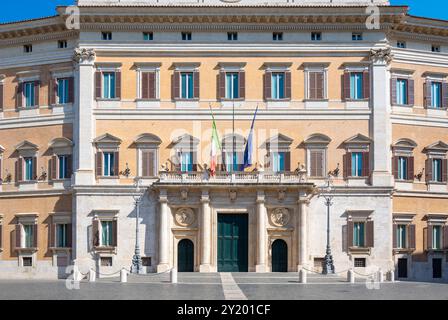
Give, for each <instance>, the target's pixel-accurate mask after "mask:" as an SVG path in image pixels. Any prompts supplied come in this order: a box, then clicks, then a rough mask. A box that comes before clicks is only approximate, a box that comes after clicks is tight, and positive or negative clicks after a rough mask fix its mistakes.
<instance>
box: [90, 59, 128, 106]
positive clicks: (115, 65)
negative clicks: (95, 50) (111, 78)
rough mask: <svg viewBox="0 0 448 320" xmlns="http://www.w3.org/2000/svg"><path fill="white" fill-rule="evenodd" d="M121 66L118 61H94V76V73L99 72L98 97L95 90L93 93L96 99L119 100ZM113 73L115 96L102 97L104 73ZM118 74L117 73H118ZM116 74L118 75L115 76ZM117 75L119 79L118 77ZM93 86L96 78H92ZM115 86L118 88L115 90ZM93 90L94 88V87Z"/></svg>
mask: <svg viewBox="0 0 448 320" xmlns="http://www.w3.org/2000/svg"><path fill="white" fill-rule="evenodd" d="M121 68H122V64H121V63H119V62H100V63H95V69H96V70H95V78H96V74H97V73H100V74H101V96H100V97H98V96H97V94H96V92H95V93H94V96H95V100H96V101H120V100H121V91H122V79H121V78H122V77H121ZM109 72H110V73H115V98H105V97H104V76H103V74H104V73H109ZM118 74H119V75H118ZM117 75H118V76H117ZM118 77H119V78H120V79H118ZM94 82H95V86H96V85H97V83H96V82H97V79H94ZM117 86H118V87H119V89H120V90H117ZM94 90H96V88H95V87H94Z"/></svg>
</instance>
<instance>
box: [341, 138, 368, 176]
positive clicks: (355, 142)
mask: <svg viewBox="0 0 448 320" xmlns="http://www.w3.org/2000/svg"><path fill="white" fill-rule="evenodd" d="M371 144H372V139H370V138H369V137H366V136H364V135H362V134H356V135H354V136H352V137H351V138H349V139H347V140H345V141H344V142H343V145H344V149H345V154H344V156H347V155H348V154H351V153H353V152H361V153H363V154H364V153H366V154H368V155H369V170H368V171H369V174H368V175H366V176H365V175H361V176H352V168H351V166H350V167H349V168H347V169H346V162H345V161H343V170H344V171H345V170H348V171H347V173H348V174H347V175H344V178H345V179H366V178H368V177H369V176H370V174H371V171H372V168H371V165H370V162H371V155H370V153H371ZM350 163H351V158H350ZM363 165H364V160H363ZM364 170H365V168H364V167H363V169H362V171H364Z"/></svg>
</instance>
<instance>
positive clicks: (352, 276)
mask: <svg viewBox="0 0 448 320" xmlns="http://www.w3.org/2000/svg"><path fill="white" fill-rule="evenodd" d="M347 282H349V283H355V272H354V271H353V270H352V269H350V270H348V271H347Z"/></svg>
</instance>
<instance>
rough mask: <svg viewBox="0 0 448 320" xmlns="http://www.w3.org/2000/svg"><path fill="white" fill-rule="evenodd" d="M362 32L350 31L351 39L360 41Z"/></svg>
mask: <svg viewBox="0 0 448 320" xmlns="http://www.w3.org/2000/svg"><path fill="white" fill-rule="evenodd" d="M362 39H363V37H362V33H361V32H353V33H352V40H353V41H362Z"/></svg>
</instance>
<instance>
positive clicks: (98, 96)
mask: <svg viewBox="0 0 448 320" xmlns="http://www.w3.org/2000/svg"><path fill="white" fill-rule="evenodd" d="M101 76H102V74H101V71H96V72H95V98H96V99H101V98H102V96H103V94H102V86H101Z"/></svg>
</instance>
